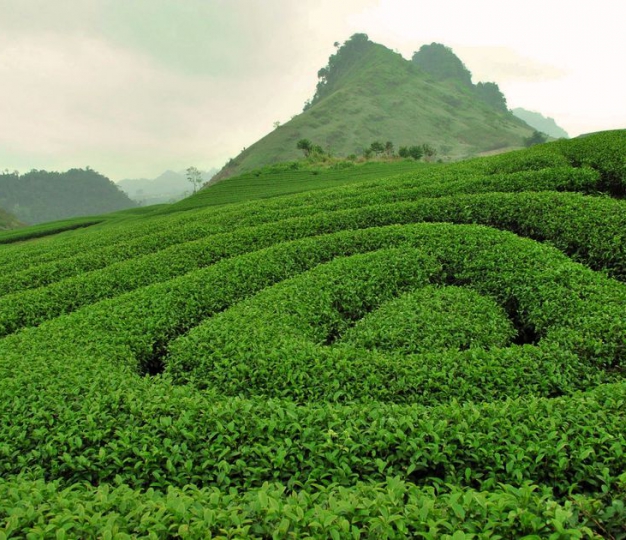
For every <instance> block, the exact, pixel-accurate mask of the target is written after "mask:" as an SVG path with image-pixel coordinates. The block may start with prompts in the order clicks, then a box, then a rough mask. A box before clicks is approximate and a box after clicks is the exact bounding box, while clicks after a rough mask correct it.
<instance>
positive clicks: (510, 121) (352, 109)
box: [214, 34, 532, 181]
mask: <svg viewBox="0 0 626 540" xmlns="http://www.w3.org/2000/svg"><path fill="white" fill-rule="evenodd" d="M459 63H460V61H459ZM319 75H320V84H319V85H318V91H317V92H316V96H315V97H314V98H313V100H312V101H311V103H310V106H308V107H307V108H306V109H305V111H304V112H303V113H302V114H299V115H298V116H296V117H294V118H293V119H292V120H290V121H289V122H287V123H285V124H284V125H282V126H280V127H278V128H277V129H275V130H274V131H272V132H271V133H269V134H268V135H266V136H265V137H263V138H262V139H261V140H259V141H257V142H256V143H255V144H253V145H252V146H250V147H249V148H247V149H245V150H244V151H243V152H242V153H241V154H239V156H237V157H236V158H234V159H233V160H231V161H230V162H229V164H227V165H226V167H224V169H223V170H222V171H220V173H218V175H217V176H216V177H215V178H214V181H218V180H221V179H223V178H226V177H229V176H233V175H236V174H240V173H241V172H245V171H249V170H251V169H255V168H258V167H262V166H264V165H268V164H272V163H277V162H282V161H289V160H293V159H296V158H298V157H300V156H301V155H302V153H301V152H300V151H299V150H297V149H296V143H297V141H298V140H299V139H301V138H306V139H310V140H311V141H313V142H314V143H315V144H318V145H320V146H321V147H322V148H323V149H324V150H327V151H330V152H331V153H332V154H333V155H338V156H347V155H350V154H357V155H359V154H362V153H363V149H364V148H365V147H367V146H369V145H370V144H371V142H373V141H375V140H380V141H382V142H383V143H384V142H385V141H392V142H393V143H394V144H395V145H396V148H398V147H399V146H401V145H412V144H421V143H425V142H427V143H429V144H431V145H433V146H434V147H435V149H436V150H437V151H438V154H439V156H440V157H441V158H444V159H447V158H453V159H456V158H460V157H465V156H468V155H473V154H477V153H480V152H483V151H489V150H495V149H505V148H513V147H520V146H522V144H523V143H522V140H523V138H524V137H527V136H529V135H530V134H531V133H532V130H531V129H530V128H529V127H528V126H527V125H526V124H525V123H524V122H522V121H521V120H519V119H518V118H515V117H514V116H513V115H512V114H510V113H509V112H508V111H506V110H504V111H503V110H501V109H498V108H496V107H493V106H491V105H489V103H487V102H486V101H485V99H482V98H481V95H480V94H479V93H478V92H475V91H473V90H472V89H468V88H467V86H466V85H463V84H459V82H458V81H457V80H453V79H452V80H451V79H449V78H447V79H444V80H441V79H440V78H439V77H436V76H434V75H433V74H430V73H428V72H427V71H425V70H424V69H423V68H420V67H418V65H417V64H416V63H415V62H413V61H409V60H405V59H404V58H402V56H401V55H399V54H397V53H395V52H393V51H391V50H389V49H387V48H386V47H384V46H383V45H379V44H376V43H372V42H371V41H369V40H368V39H367V37H366V36H364V35H363V34H356V35H355V36H353V37H352V38H351V39H350V40H349V41H347V42H346V43H345V44H344V45H343V46H342V47H341V48H340V49H339V50H338V51H337V53H336V54H335V55H333V56H332V57H331V59H330V61H329V65H328V66H327V67H326V68H323V69H322V70H320V72H319ZM470 76H471V75H470Z"/></svg>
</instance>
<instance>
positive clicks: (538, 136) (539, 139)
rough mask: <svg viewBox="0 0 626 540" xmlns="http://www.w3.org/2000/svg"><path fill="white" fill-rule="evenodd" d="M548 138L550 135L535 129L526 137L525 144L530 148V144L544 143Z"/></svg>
mask: <svg viewBox="0 0 626 540" xmlns="http://www.w3.org/2000/svg"><path fill="white" fill-rule="evenodd" d="M547 140H548V137H547V136H546V135H545V134H543V133H540V132H539V131H537V130H535V131H534V132H533V134H532V135H531V136H530V137H526V138H525V139H524V146H526V147H527V148H528V147H530V146H535V145H536V144H543V143H545V142H546V141H547Z"/></svg>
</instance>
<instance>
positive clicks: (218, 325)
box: [0, 128, 626, 539]
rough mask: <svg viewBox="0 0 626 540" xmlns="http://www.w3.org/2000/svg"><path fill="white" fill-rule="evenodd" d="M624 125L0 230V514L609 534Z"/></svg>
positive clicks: (167, 530)
mask: <svg viewBox="0 0 626 540" xmlns="http://www.w3.org/2000/svg"><path fill="white" fill-rule="evenodd" d="M281 130H282V128H281ZM625 148H626V133H625V132H623V131H622V132H612V133H603V134H599V135H596V136H590V137H586V138H581V139H576V140H573V141H559V142H556V143H549V144H545V145H539V146H536V147H533V148H530V149H526V150H522V151H519V152H513V153H509V154H505V155H499V156H494V157H490V158H485V159H476V160H471V161H467V162H462V163H454V164H449V165H419V166H418V165H416V164H414V163H413V162H404V161H397V162H390V163H371V164H364V165H355V164H352V163H350V164H348V163H347V162H344V163H343V164H340V162H335V163H332V164H329V165H328V167H326V168H323V167H317V166H316V167H315V168H311V167H310V164H307V163H304V164H302V165H298V164H297V165H296V166H295V167H294V164H293V163H287V164H282V165H277V166H276V167H275V168H274V169H272V170H270V169H265V170H261V171H259V176H254V175H249V176H247V177H242V179H241V180H240V183H237V182H235V181H233V182H232V184H230V187H229V182H224V183H223V186H224V187H222V188H220V189H221V190H222V191H216V193H218V194H219V193H222V194H223V195H222V197H223V198H222V202H224V201H227V202H229V203H230V204H219V201H218V202H215V201H214V202H213V205H212V206H211V205H208V204H206V203H207V202H208V201H209V200H210V198H209V197H208V196H207V195H205V194H204V193H199V194H198V195H197V196H195V197H192V198H190V199H189V200H188V201H186V202H185V203H184V204H182V203H181V204H180V205H172V206H171V207H168V208H161V209H160V210H159V212H154V213H152V212H151V213H143V214H141V213H138V214H134V213H127V214H118V215H116V216H113V217H103V218H102V219H103V221H102V222H100V223H99V224H97V225H93V226H90V227H84V228H78V229H75V230H69V231H65V232H63V233H61V234H57V235H53V234H51V235H49V236H45V237H41V238H39V239H37V240H36V241H31V242H24V243H20V242H15V243H12V244H4V245H0V328H1V329H2V334H3V336H4V337H2V338H0V397H1V398H2V399H1V400H0V478H1V480H0V537H2V538H4V537H7V538H39V537H42V538H63V537H67V538H89V537H103V538H108V537H111V538H116V537H117V538H126V537H131V538H132V537H151V538H171V537H187V538H196V537H197V538H203V537H207V536H210V535H211V536H214V537H228V536H230V537H245V536H248V537H261V538H264V537H276V538H280V537H302V538H306V537H313V538H329V537H330V538H385V537H386V538H406V537H418V536H420V537H424V538H451V539H456V538H494V539H495V538H523V537H528V538H543V537H548V538H550V537H552V538H594V539H595V538H622V537H623V536H624V534H625V532H626V531H625V530H624V522H625V521H626V511H625V509H624V508H625V506H624V502H625V499H626V476H625V474H624V470H626V428H625V426H626V413H625V411H626V407H624V403H625V402H626V383H625V382H624V377H623V375H624V361H625V357H624V352H625V343H624V336H625V335H626V318H625V317H624V313H625V312H626V284H625V282H626V251H625V249H624V246H625V245H626V238H625V234H626V233H625V232H624V231H626V212H624V208H625V207H624V201H623V200H622V197H623V193H624V191H625V186H626V177H625V175H624V171H625V170H626V169H625V168H624V166H625V164H626V162H625V157H624V156H626V152H624V149H625ZM422 150H423V148H422ZM313 173H317V174H313ZM307 179H308V180H307ZM275 181H276V182H275ZM307 181H310V182H311V184H308V186H313V187H315V188H317V189H315V190H307V187H306V186H305V182H307ZM246 182H249V183H246ZM252 182H256V185H257V186H259V185H262V186H265V187H266V189H267V190H268V192H269V194H284V193H285V192H286V191H287V188H286V186H287V185H288V184H289V183H291V184H294V183H295V184H298V183H302V184H301V185H300V186H297V188H294V190H296V191H297V189H298V188H299V191H300V192H299V193H295V194H292V195H289V196H282V197H275V198H265V199H263V200H258V199H260V198H262V197H263V195H262V194H261V191H259V192H257V193H256V194H255V193H252V196H253V197H256V199H257V200H251V201H248V202H242V199H245V197H244V196H242V193H244V192H245V190H246V189H248V188H250V186H252V185H253V184H252ZM333 182H334V183H335V184H334V187H331V186H333ZM219 185H220V184H218V186H219ZM320 188H326V189H320ZM228 189H231V190H232V191H231V192H230V194H229V192H228ZM238 189H241V191H237V190H238ZM272 189H275V191H272ZM266 196H267V195H266ZM229 197H230V198H229ZM237 201H239V202H237ZM232 203H235V204H232ZM52 231H53V229H52V228H51V229H50V230H49V232H52Z"/></svg>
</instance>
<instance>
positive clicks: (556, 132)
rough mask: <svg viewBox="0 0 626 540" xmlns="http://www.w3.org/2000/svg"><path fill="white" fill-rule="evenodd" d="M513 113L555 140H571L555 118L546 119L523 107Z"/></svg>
mask: <svg viewBox="0 0 626 540" xmlns="http://www.w3.org/2000/svg"><path fill="white" fill-rule="evenodd" d="M511 112H512V113H513V114H514V115H515V116H517V117H518V118H520V119H521V120H523V121H524V122H526V123H527V124H528V125H529V126H531V127H534V128H535V129H536V130H537V131H541V132H542V133H545V134H546V135H549V136H550V137H554V138H555V139H569V135H568V134H567V131H565V130H564V129H563V128H562V127H560V126H559V125H558V124H557V123H556V121H555V120H554V118H550V117H549V116H548V117H546V116H544V115H543V114H541V113H538V112H534V111H529V110H527V109H523V108H521V107H518V108H516V109H513V110H512V111H511Z"/></svg>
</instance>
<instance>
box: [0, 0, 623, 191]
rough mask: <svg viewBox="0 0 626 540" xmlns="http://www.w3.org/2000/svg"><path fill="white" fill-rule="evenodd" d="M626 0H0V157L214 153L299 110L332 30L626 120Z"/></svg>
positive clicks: (155, 164)
mask: <svg viewBox="0 0 626 540" xmlns="http://www.w3.org/2000/svg"><path fill="white" fill-rule="evenodd" d="M623 20H624V13H623V8H622V7H620V3H619V2H615V1H613V0H598V1H596V2H594V4H593V9H590V7H589V6H587V5H582V4H581V5H577V4H574V3H571V2H567V1H563V0H554V1H550V2H545V1H542V2H539V1H537V0H527V1H525V2H518V1H514V2H507V3H506V4H504V3H502V2H497V1H495V0H482V1H481V0H479V1H476V2H472V3H468V2H465V1H461V0H456V1H452V0H447V1H445V0H444V1H442V2H434V3H433V2H424V1H421V0H419V1H414V0H411V1H410V0H380V1H374V0H348V1H343V2H341V3H338V2H333V1H330V0H321V1H320V0H316V1H315V2H313V1H309V0H306V1H302V2H292V1H290V0H268V1H267V2H265V1H264V2H261V1H258V0H211V1H207V0H186V1H185V2H184V3H183V2H176V1H174V0H135V1H133V2H128V1H127V0H106V1H105V0H64V1H63V2H49V1H47V0H19V1H18V0H0V80H2V81H3V82H2V85H0V121H1V122H2V129H1V130H0V168H2V169H4V168H8V169H19V170H21V171H25V170H29V169H31V168H42V169H44V168H45V169H57V170H60V169H66V168H69V167H83V166H86V165H89V166H91V167H93V168H95V169H96V170H98V171H100V172H102V173H103V174H106V175H108V176H110V177H111V178H113V179H116V180H119V179H120V178H123V177H139V176H156V175H157V174H159V173H160V172H162V171H163V170H165V169H167V168H172V169H184V168H185V167H187V166H189V165H195V166H197V167H199V168H203V169H208V168H211V167H219V166H221V165H222V164H223V163H224V162H225V161H226V160H227V159H228V158H229V157H232V156H234V155H236V154H237V153H238V152H239V151H240V150H241V148H242V147H244V146H248V145H250V144H251V143H253V142H254V141H256V140H257V139H259V138H260V137H262V136H263V135H264V134H266V133H267V132H268V131H270V130H271V129H272V124H273V122H274V121H281V122H284V121H286V120H288V119H289V118H290V117H291V116H292V115H295V114H298V113H299V112H300V111H301V110H302V105H303V103H304V101H305V100H306V99H307V98H310V97H311V96H312V95H313V92H314V88H315V84H316V82H317V79H316V73H317V70H318V69H319V68H320V67H322V66H323V65H325V64H326V62H327V59H328V56H329V55H330V54H331V53H332V52H333V51H334V49H333V43H334V42H335V41H339V42H343V41H344V40H346V39H347V38H348V37H349V36H350V35H352V34H353V33H355V32H365V33H367V34H368V35H369V36H370V39H372V40H373V41H377V42H381V43H383V44H385V45H387V46H389V47H392V48H397V49H398V51H399V52H401V53H402V54H403V55H404V56H405V57H410V55H411V54H412V52H413V51H415V50H417V49H419V47H420V46H421V45H423V44H425V43H430V42H432V41H437V42H441V43H445V44H446V45H448V46H450V47H452V48H453V49H454V51H455V52H456V53H457V54H458V55H459V57H460V58H461V59H462V60H463V61H464V62H465V64H466V65H467V67H468V68H469V69H470V70H471V71H472V73H473V74H474V80H483V81H487V80H489V81H491V80H493V81H495V82H497V83H498V84H499V85H500V88H501V89H502V90H503V92H504V94H505V95H506V97H507V99H508V104H509V106H510V107H512V108H513V107H525V108H528V109H532V110H536V111H539V112H541V113H542V114H544V115H546V116H551V117H553V118H555V119H556V120H557V122H558V123H559V124H560V125H562V126H563V127H564V128H565V129H566V130H567V131H568V132H569V133H570V134H571V135H572V136H575V135H577V134H580V133H584V132H589V131H597V130H602V129H611V128H618V127H624V126H625V125H626V100H624V98H623V96H624V95H626V75H625V73H624V70H623V69H621V65H622V63H623V52H624V50H626V34H625V33H624V32H623V29H622V28H621V21H623Z"/></svg>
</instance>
